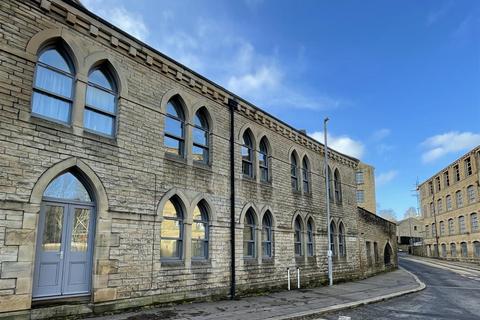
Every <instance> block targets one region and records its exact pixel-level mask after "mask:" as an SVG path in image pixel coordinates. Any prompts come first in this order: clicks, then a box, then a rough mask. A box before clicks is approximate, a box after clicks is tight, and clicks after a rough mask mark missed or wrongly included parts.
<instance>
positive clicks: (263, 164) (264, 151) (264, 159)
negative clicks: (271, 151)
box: [258, 137, 270, 182]
mask: <svg viewBox="0 0 480 320" xmlns="http://www.w3.org/2000/svg"><path fill="white" fill-rule="evenodd" d="M267 144H268V142H267V138H265V137H263V138H262V140H260V151H259V152H258V153H259V159H258V161H259V167H260V181H263V182H268V181H270V175H269V170H268V168H269V163H268V162H269V159H268V145H267Z"/></svg>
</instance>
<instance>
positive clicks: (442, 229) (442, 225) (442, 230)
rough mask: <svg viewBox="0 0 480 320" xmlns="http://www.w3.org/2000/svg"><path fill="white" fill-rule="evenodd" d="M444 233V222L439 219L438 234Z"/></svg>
mask: <svg viewBox="0 0 480 320" xmlns="http://www.w3.org/2000/svg"><path fill="white" fill-rule="evenodd" d="M444 235H445V222H443V221H440V236H444Z"/></svg>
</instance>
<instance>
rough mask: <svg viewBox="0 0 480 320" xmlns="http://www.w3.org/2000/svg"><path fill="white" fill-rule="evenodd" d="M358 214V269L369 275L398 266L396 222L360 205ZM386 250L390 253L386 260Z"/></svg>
mask: <svg viewBox="0 0 480 320" xmlns="http://www.w3.org/2000/svg"><path fill="white" fill-rule="evenodd" d="M358 214H359V216H358V217H359V219H358V235H359V236H358V245H359V252H360V270H362V272H363V273H364V274H365V275H371V274H374V273H377V272H380V271H383V270H390V269H394V268H396V267H397V266H398V260H397V251H398V248H397V239H396V224H395V223H393V222H390V221H388V220H385V219H383V218H381V217H379V216H377V215H375V214H373V213H371V212H369V211H367V210H365V209H363V208H360V207H359V208H358ZM375 244H376V245H375ZM375 246H376V247H377V250H375ZM367 247H369V248H370V249H368V248H367ZM389 249H390V250H389ZM386 250H388V251H389V252H390V254H391V258H390V259H387V260H388V261H386V259H385V254H386Z"/></svg>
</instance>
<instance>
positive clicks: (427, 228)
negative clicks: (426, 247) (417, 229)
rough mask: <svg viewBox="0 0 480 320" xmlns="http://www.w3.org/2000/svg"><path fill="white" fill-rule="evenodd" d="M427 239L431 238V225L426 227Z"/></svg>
mask: <svg viewBox="0 0 480 320" xmlns="http://www.w3.org/2000/svg"><path fill="white" fill-rule="evenodd" d="M425 238H430V225H428V224H427V225H426V226H425Z"/></svg>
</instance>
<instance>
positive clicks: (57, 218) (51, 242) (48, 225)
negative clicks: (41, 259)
mask: <svg viewBox="0 0 480 320" xmlns="http://www.w3.org/2000/svg"><path fill="white" fill-rule="evenodd" d="M62 227H63V207H60V206H46V207H45V229H44V230H43V243H42V250H43V251H53V252H59V251H60V247H61V245H62Z"/></svg>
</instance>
